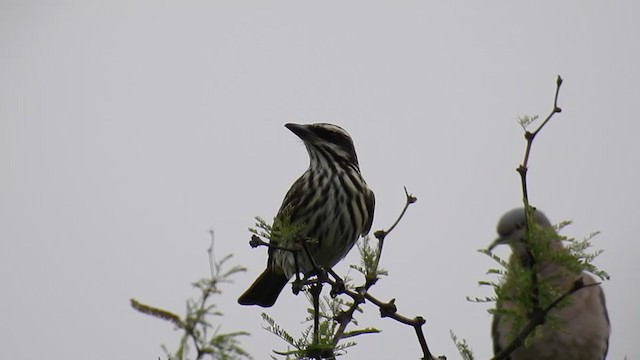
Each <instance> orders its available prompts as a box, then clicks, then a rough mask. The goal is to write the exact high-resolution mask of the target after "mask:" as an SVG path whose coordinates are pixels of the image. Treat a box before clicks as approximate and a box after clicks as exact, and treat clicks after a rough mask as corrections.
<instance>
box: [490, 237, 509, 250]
mask: <svg viewBox="0 0 640 360" xmlns="http://www.w3.org/2000/svg"><path fill="white" fill-rule="evenodd" d="M508 243H509V240H508V239H505V238H502V237H499V238H496V239H495V240H493V242H492V243H491V244H490V245H489V247H488V248H487V251H489V252H491V251H493V249H494V248H495V247H497V246H498V245H504V244H508Z"/></svg>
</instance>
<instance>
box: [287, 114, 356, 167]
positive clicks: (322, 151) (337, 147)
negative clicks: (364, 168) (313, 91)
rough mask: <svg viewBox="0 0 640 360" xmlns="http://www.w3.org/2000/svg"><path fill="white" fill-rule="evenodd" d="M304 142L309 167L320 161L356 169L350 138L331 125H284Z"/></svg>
mask: <svg viewBox="0 0 640 360" xmlns="http://www.w3.org/2000/svg"><path fill="white" fill-rule="evenodd" d="M285 127H286V128H287V129H289V130H291V131H292V132H293V133H294V134H296V135H298V137H299V138H300V139H302V141H303V142H304V144H305V146H306V147H307V151H308V152H309V157H310V158H311V165H312V166H313V165H314V164H315V163H317V162H321V161H329V160H330V161H334V162H346V163H347V164H349V165H354V166H355V167H356V168H358V156H357V155H356V149H355V147H354V146H353V140H351V136H349V133H347V132H346V131H345V130H344V129H343V128H341V127H340V126H337V125H333V124H326V123H318V124H291V123H289V124H286V125H285Z"/></svg>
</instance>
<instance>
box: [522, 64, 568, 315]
mask: <svg viewBox="0 0 640 360" xmlns="http://www.w3.org/2000/svg"><path fill="white" fill-rule="evenodd" d="M560 86H562V78H561V77H560V75H558V78H557V79H556V94H555V96H554V98H553V109H552V110H551V112H550V113H549V115H547V117H546V118H545V119H544V121H543V122H542V123H541V124H540V126H538V128H537V129H536V130H535V131H534V132H530V131H528V130H527V129H526V128H525V133H524V138H525V139H526V140H527V147H526V149H525V152H524V160H523V161H522V164H521V165H520V166H518V169H517V171H518V173H519V174H520V182H521V184H522V201H523V203H524V209H525V217H526V222H525V232H526V234H527V236H526V238H527V239H531V228H530V226H529V224H531V215H532V214H531V211H532V210H531V206H530V204H529V192H528V186H527V170H528V169H529V155H530V154H531V147H532V146H533V140H534V139H535V138H536V135H538V133H540V131H541V130H542V129H543V128H544V126H545V125H547V123H548V122H549V120H551V118H552V117H553V115H555V114H556V113H560V112H562V109H560V107H558V94H559V93H560ZM527 251H528V250H527ZM528 252H529V251H528ZM528 255H529V256H530V258H531V259H532V263H531V269H532V271H531V284H532V287H533V291H532V293H531V302H532V304H533V309H532V314H535V313H538V312H540V294H539V292H540V291H539V287H538V274H537V271H536V267H535V258H534V257H533V254H531V252H529V254H528Z"/></svg>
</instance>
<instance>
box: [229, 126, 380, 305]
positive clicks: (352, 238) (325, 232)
mask: <svg viewBox="0 0 640 360" xmlns="http://www.w3.org/2000/svg"><path fill="white" fill-rule="evenodd" d="M285 126H286V127H287V128H288V129H289V130H291V131H292V132H293V133H294V134H296V135H297V136H298V137H300V139H302V141H303V142H304V144H305V146H306V148H307V152H308V153H309V159H310V163H309V168H308V169H307V171H306V172H305V173H304V174H302V176H301V177H300V178H299V179H298V180H296V181H295V182H294V183H293V185H292V186H291V188H290V189H289V191H288V192H287V194H286V196H285V198H284V201H283V202H282V205H281V206H280V210H279V211H278V215H277V216H276V221H275V222H278V220H282V218H283V217H284V216H289V222H290V223H291V224H293V225H301V226H302V231H301V234H300V235H302V236H305V237H308V238H310V239H311V241H309V242H308V246H309V249H310V252H311V254H312V256H313V258H314V260H315V262H316V264H317V265H318V266H320V267H323V268H325V269H327V268H331V267H333V266H334V265H335V264H337V263H338V262H339V261H340V260H341V259H342V258H344V257H345V256H346V255H347V253H348V252H349V250H351V248H352V247H353V245H354V244H355V243H356V241H357V239H358V237H360V236H361V235H365V234H366V233H368V232H369V229H370V228H371V223H372V221H373V210H374V205H375V198H374V195H373V192H372V191H371V190H370V189H369V188H368V186H367V183H366V182H365V181H364V179H363V178H362V175H361V174H360V167H359V164H358V157H357V155H356V151H355V148H354V146H353V141H352V140H351V137H350V136H349V134H348V133H347V132H346V131H345V130H344V129H342V128H341V127H339V126H336V125H332V124H309V125H298V124H287V125H285ZM272 243H274V244H276V245H278V246H281V247H286V248H293V247H295V244H293V243H288V242H287V241H285V240H282V239H272ZM297 261H298V264H299V268H300V270H301V271H302V272H303V273H305V274H308V273H309V272H311V271H312V270H313V266H312V263H311V261H310V260H309V258H308V256H306V255H305V254H303V253H299V254H298V257H297ZM295 272H296V267H295V261H294V255H293V253H291V252H289V251H284V250H280V249H274V248H270V249H269V259H268V261H267V268H266V270H265V271H264V272H263V273H262V274H261V275H260V276H259V277H258V279H257V280H256V281H255V282H254V283H253V284H252V285H251V286H250V287H249V289H248V290H247V291H246V292H245V293H244V294H243V295H242V296H240V298H239V299H238V302H239V303H240V304H242V305H259V306H263V307H269V306H272V305H273V304H274V303H275V301H276V299H277V297H278V295H279V294H280V292H281V291H282V289H283V288H284V286H285V285H286V284H287V282H288V281H289V279H290V278H291V277H292V276H293V275H295Z"/></svg>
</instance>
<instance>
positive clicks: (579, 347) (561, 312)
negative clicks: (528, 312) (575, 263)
mask: <svg viewBox="0 0 640 360" xmlns="http://www.w3.org/2000/svg"><path fill="white" fill-rule="evenodd" d="M532 215H533V220H534V221H535V223H536V224H538V225H539V226H540V227H542V228H549V227H551V223H550V222H549V219H547V217H546V216H545V215H544V214H543V213H542V212H541V211H539V210H535V211H534V213H533V214H532ZM525 229H526V219H525V211H524V208H518V209H514V210H511V211H509V212H507V213H506V214H504V215H503V216H502V218H501V219H500V221H499V222H498V226H497V231H498V235H499V237H498V238H497V239H496V240H495V241H494V242H493V244H491V246H490V247H489V249H490V250H491V249H492V248H493V247H494V246H496V245H499V244H508V245H510V247H511V250H512V252H513V253H512V255H511V259H510V262H514V261H517V262H520V264H521V265H522V266H523V267H525V268H527V267H529V268H530V267H531V266H532V263H533V262H534V261H535V264H536V268H537V269H538V272H537V277H538V279H539V280H538V281H539V282H540V281H548V282H549V283H550V284H551V285H552V286H554V287H555V288H556V289H558V290H559V291H560V293H566V292H567V291H569V290H570V289H571V288H572V287H573V285H574V284H575V282H576V280H579V279H580V278H581V280H582V282H583V284H584V285H589V284H594V283H596V281H595V280H594V278H593V277H592V276H591V275H589V274H587V273H586V272H582V273H576V272H571V271H569V270H568V269H566V268H565V267H564V266H563V265H561V264H559V263H557V262H554V261H551V259H545V258H536V259H532V255H531V252H529V251H528V250H527V247H526V245H525V243H524V239H525ZM545 240H547V239H546V238H545ZM548 241H549V244H548V245H549V247H550V249H553V250H554V251H561V252H562V251H567V250H566V249H565V248H564V247H563V245H562V242H561V240H560V238H559V237H558V236H550V237H549V239H548ZM511 280H513V278H512V279H511ZM506 281H507V282H508V281H510V279H509V274H507V279H506ZM506 295H512V294H506ZM497 307H498V309H499V310H500V309H503V310H509V309H512V308H513V303H511V302H510V301H502V302H498V304H497ZM548 316H551V317H554V316H555V317H556V318H557V319H558V323H557V326H555V327H552V326H551V325H549V322H546V323H544V324H543V325H540V326H541V327H542V329H541V330H542V333H541V334H540V335H539V336H535V337H534V338H532V340H531V342H530V343H529V344H527V345H528V346H527V345H524V346H521V347H519V348H518V349H516V350H515V351H514V352H512V353H511V355H510V356H509V357H508V359H511V360H526V359H536V360H544V359H563V360H571V359H576V360H578V359H580V360H591V359H593V360H602V359H605V357H606V355H607V350H608V348H609V333H610V330H611V328H610V324H609V316H608V314H607V308H606V305H605V299H604V293H603V291H602V288H601V287H600V285H594V286H587V287H584V288H582V289H579V290H577V291H576V292H574V293H573V294H572V295H571V296H570V298H569V299H567V304H566V305H564V306H560V307H559V308H554V309H553V310H551V311H550V312H549V314H548ZM514 330H515V331H516V332H519V331H520V330H521V329H513V324H512V323H511V322H510V321H508V320H507V319H506V316H505V315H504V314H500V312H497V313H495V314H494V317H493V323H492V328H491V332H492V334H491V335H492V337H493V351H494V354H495V355H497V354H498V353H499V352H500V351H502V349H504V348H505V347H507V346H508V345H509V343H510V342H511V339H512V338H513V334H514V332H513V331H514Z"/></svg>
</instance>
